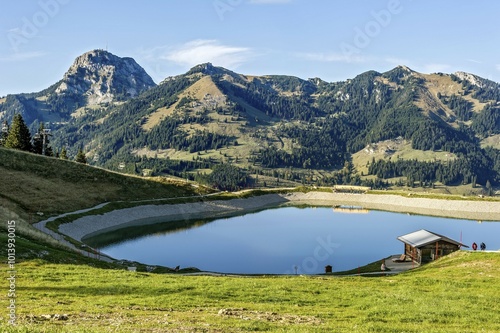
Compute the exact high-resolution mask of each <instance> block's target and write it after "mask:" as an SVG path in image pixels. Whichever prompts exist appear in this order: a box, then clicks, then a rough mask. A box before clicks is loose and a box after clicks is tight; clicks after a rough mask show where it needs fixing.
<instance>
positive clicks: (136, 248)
mask: <svg viewBox="0 0 500 333" xmlns="http://www.w3.org/2000/svg"><path fill="white" fill-rule="evenodd" d="M420 229H426V230H428V231H431V232H435V233H438V234H441V235H443V236H446V237H448V238H451V239H454V240H456V241H461V242H462V243H463V244H465V245H467V246H469V247H471V244H472V243H473V242H476V243H477V244H480V243H481V242H484V243H485V244H486V246H487V250H499V249H500V223H499V222H481V221H470V220H460V219H450V218H440V217H431V216H422V215H409V214H401V213H392V212H384V211H366V210H362V209H360V210H357V209H352V210H349V209H334V208H325V207H307V208H298V207H281V208H274V209H267V210H263V211H259V212H254V213H247V214H245V215H241V216H233V217H228V218H221V219H216V220H196V221H178V222H165V223H159V224H155V225H149V226H140V227H129V228H126V229H120V230H115V231H112V232H109V233H105V234H101V235H98V236H95V237H92V238H88V239H85V242H87V243H88V244H89V245H91V246H94V247H97V248H99V250H100V251H101V252H103V253H105V254H107V255H110V256H111V257H113V258H116V259H127V260H131V261H138V262H141V263H144V264H148V265H161V266H167V267H176V266H180V267H181V268H186V267H197V268H199V269H201V270H203V271H211V272H220V273H236V274H319V273H324V271H325V266H326V265H331V266H333V271H344V270H348V269H354V268H356V267H359V266H363V265H366V264H368V263H370V262H373V261H377V260H381V259H383V258H386V257H388V256H390V255H393V254H401V253H403V251H404V245H403V243H402V242H400V241H399V240H397V237H398V236H401V235H404V234H407V233H410V232H414V231H417V230H420Z"/></svg>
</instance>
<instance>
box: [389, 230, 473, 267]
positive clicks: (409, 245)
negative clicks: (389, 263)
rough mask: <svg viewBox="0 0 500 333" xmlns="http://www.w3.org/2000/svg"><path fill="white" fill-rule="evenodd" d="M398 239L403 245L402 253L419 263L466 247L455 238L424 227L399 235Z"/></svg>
mask: <svg viewBox="0 0 500 333" xmlns="http://www.w3.org/2000/svg"><path fill="white" fill-rule="evenodd" d="M398 240H400V241H402V242H403V243H404V245H405V250H404V254H405V256H406V258H410V259H412V260H413V261H415V262H417V263H419V264H422V263H426V262H430V261H433V260H436V259H438V258H440V257H442V256H445V255H447V254H450V253H452V252H455V251H458V250H460V248H461V247H462V246H463V247H468V246H466V245H464V244H462V243H460V242H457V241H456V240H453V239H451V238H448V237H445V236H443V235H439V234H436V233H434V232H430V231H427V230H424V229H422V230H418V231H415V232H412V233H409V234H407V235H403V236H399V237H398Z"/></svg>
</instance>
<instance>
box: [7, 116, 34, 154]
mask: <svg viewBox="0 0 500 333" xmlns="http://www.w3.org/2000/svg"><path fill="white" fill-rule="evenodd" d="M5 147H7V148H13V149H19V150H24V151H31V149H32V146H31V134H30V130H29V129H28V127H27V126H26V124H25V123H24V120H23V117H22V116H21V115H20V114H16V115H15V116H14V119H13V120H12V126H11V127H10V130H9V134H8V135H7V139H6V140H5Z"/></svg>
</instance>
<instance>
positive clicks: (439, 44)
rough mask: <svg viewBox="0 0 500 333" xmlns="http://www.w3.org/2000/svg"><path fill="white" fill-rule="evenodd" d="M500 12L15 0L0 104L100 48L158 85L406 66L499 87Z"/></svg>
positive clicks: (227, 0)
mask: <svg viewBox="0 0 500 333" xmlns="http://www.w3.org/2000/svg"><path fill="white" fill-rule="evenodd" d="M499 13H500V2H499V1H493V0H485V1H480V2H479V1H476V2H472V1H461V0H441V1H430V0H421V1H417V0H357V1H356V0H349V1H348V0H345V1H341V0H182V1H181V0H148V1H137V0H135V1H132V0H121V1H111V0H108V1H106V0H99V1H97V0H33V1H31V0H6V1H4V2H3V3H2V11H1V12H0V41H1V42H0V96H5V95H6V94H10V93H20V92H34V91H40V90H42V89H44V88H47V87H48V86H49V85H51V84H53V83H55V82H57V81H58V80H59V79H61V78H62V77H63V75H64V72H65V71H66V70H67V69H68V68H69V66H70V65H71V64H72V63H73V61H74V59H75V58H76V57H77V56H78V55H80V54H82V53H84V52H86V51H89V50H92V49H95V48H102V49H104V48H107V49H108V50H109V51H110V52H112V53H114V54H116V55H118V56H121V57H133V58H134V59H135V60H136V61H137V62H138V63H139V64H140V65H141V66H142V67H144V68H145V69H146V71H147V72H148V73H149V74H150V75H151V76H152V77H153V79H154V80H155V81H156V82H157V83H158V82H160V81H161V80H162V79H164V78H165V77H167V76H170V75H177V74H182V73H184V72H186V71H187V70H188V69H189V68H190V67H192V66H194V65H196V64H198V63H202V62H208V61H210V62H212V63H214V64H215V65H219V66H223V67H226V68H228V69H231V70H234V71H236V72H239V73H243V74H254V75H262V74H286V75H294V76H298V77H301V78H304V79H307V78H311V77H320V78H322V79H324V80H326V81H339V80H345V79H348V78H352V77H354V76H356V75H357V74H360V73H362V72H364V71H367V70H372V69H373V70H377V71H379V72H383V71H386V70H389V69H391V68H393V67H395V66H397V65H399V64H404V65H407V66H409V67H410V68H412V69H414V70H416V71H419V72H423V73H430V72H446V73H452V72H455V71H459V70H460V71H467V72H471V73H475V74H478V75H480V76H482V77H485V78H489V79H491V80H494V81H497V82H498V81H500V58H499V57H498V55H499V51H500V34H499V33H498V27H497V25H498V14H499Z"/></svg>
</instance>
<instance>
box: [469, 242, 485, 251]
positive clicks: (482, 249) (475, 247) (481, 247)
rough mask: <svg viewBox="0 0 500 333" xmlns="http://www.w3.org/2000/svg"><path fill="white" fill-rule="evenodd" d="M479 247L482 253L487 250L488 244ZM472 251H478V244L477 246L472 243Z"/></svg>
mask: <svg viewBox="0 0 500 333" xmlns="http://www.w3.org/2000/svg"><path fill="white" fill-rule="evenodd" d="M479 247H480V249H481V251H484V250H486V244H484V243H483V242H482V243H481V244H480V245H479ZM472 249H473V250H474V251H476V250H477V244H476V242H474V243H472Z"/></svg>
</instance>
